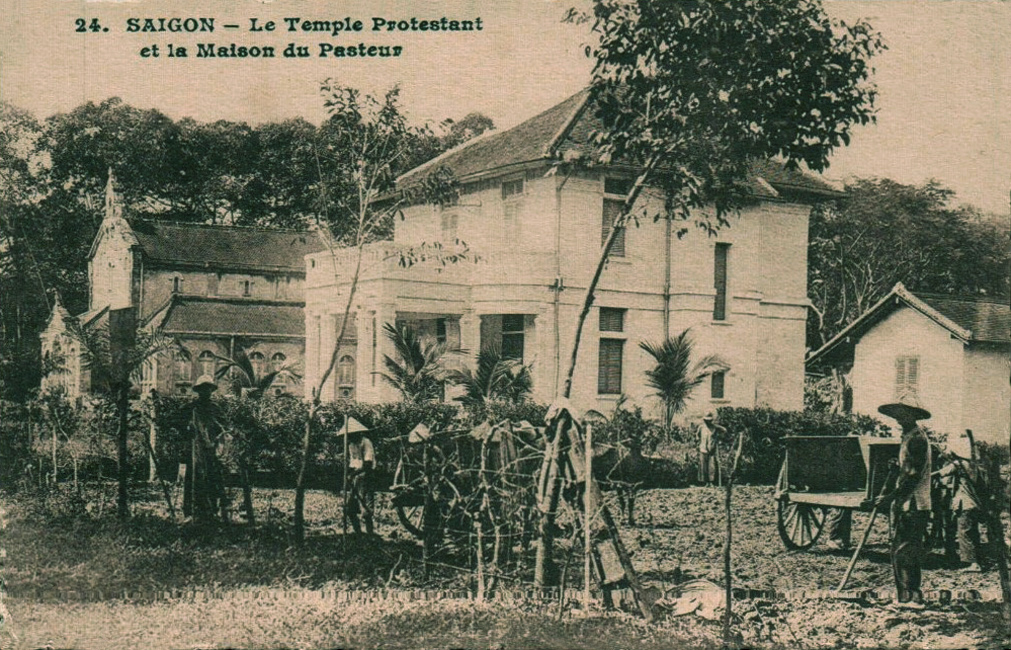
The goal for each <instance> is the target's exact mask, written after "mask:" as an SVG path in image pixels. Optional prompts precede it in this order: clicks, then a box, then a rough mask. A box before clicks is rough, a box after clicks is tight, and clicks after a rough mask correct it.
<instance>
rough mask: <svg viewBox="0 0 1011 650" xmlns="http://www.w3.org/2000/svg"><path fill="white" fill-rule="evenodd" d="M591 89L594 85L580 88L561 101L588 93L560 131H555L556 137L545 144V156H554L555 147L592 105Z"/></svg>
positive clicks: (562, 102)
mask: <svg viewBox="0 0 1011 650" xmlns="http://www.w3.org/2000/svg"><path fill="white" fill-rule="evenodd" d="M591 90H592V87H591V86H587V87H585V88H583V89H582V90H580V91H579V92H578V93H574V94H572V95H570V96H568V97H566V98H565V99H564V100H562V101H561V102H559V104H564V103H565V102H567V101H569V100H570V99H572V98H573V97H576V96H577V95H579V94H580V93H585V94H586V96H585V97H583V100H582V101H581V102H579V104H578V105H577V106H576V108H575V110H573V111H572V114H571V115H570V116H569V119H567V120H565V122H563V123H562V127H561V128H560V129H558V132H557V133H555V135H554V137H553V138H551V140H550V141H549V142H548V143H547V144H546V145H545V146H544V157H545V158H553V157H554V150H555V148H556V147H557V146H558V144H559V143H560V142H561V141H562V140H563V139H564V138H565V136H566V135H568V133H569V132H570V131H572V126H573V125H574V124H575V123H576V120H578V119H579V117H580V116H581V115H582V114H583V111H584V110H586V107H587V106H589V105H590V98H591V97H592V93H591V92H590V91H591ZM556 105H557V104H556Z"/></svg>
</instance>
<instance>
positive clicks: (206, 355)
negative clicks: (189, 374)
mask: <svg viewBox="0 0 1011 650" xmlns="http://www.w3.org/2000/svg"><path fill="white" fill-rule="evenodd" d="M197 361H198V362H199V363H200V374H201V375H210V376H211V377H213V376H214V371H215V370H216V368H217V364H216V363H215V362H214V353H213V352H211V351H210V350H204V351H203V352H201V353H200V356H199V357H197Z"/></svg>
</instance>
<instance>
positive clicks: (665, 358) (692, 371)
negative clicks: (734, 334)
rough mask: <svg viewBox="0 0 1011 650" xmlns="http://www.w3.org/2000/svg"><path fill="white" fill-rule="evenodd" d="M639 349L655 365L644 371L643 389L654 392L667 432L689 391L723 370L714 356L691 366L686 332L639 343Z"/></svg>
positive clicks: (724, 364)
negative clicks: (651, 358) (657, 398)
mask: <svg viewBox="0 0 1011 650" xmlns="http://www.w3.org/2000/svg"><path fill="white" fill-rule="evenodd" d="M639 347H640V348H642V349H643V350H644V351H645V352H646V353H647V354H649V355H650V356H651V357H653V361H655V362H656V363H655V365H654V366H653V367H652V368H650V369H649V370H647V371H646V385H647V386H649V387H650V388H652V389H654V390H656V395H657V397H659V398H660V401H661V402H662V403H663V408H664V413H663V416H664V417H663V426H664V429H665V430H667V431H669V430H670V427H671V422H672V421H673V419H674V416H675V415H677V414H678V413H680V412H681V411H683V410H684V408H685V404H686V403H687V401H688V398H689V397H690V396H691V394H692V391H693V390H695V389H696V388H698V386H699V385H700V384H702V382H703V381H705V379H706V377H708V376H709V375H711V374H712V373H713V372H715V371H716V370H718V369H723V368H726V363H724V362H723V361H722V360H721V359H720V358H719V357H718V356H717V355H707V356H705V357H702V358H701V359H699V360H698V361H696V362H695V363H694V365H693V364H692V358H693V356H694V355H693V354H692V353H693V349H694V344H693V342H692V339H691V336H690V335H689V330H685V331H683V332H681V333H680V334H678V335H677V336H674V337H671V338H668V339H667V340H665V341H663V342H661V343H649V342H647V341H641V342H640V343H639Z"/></svg>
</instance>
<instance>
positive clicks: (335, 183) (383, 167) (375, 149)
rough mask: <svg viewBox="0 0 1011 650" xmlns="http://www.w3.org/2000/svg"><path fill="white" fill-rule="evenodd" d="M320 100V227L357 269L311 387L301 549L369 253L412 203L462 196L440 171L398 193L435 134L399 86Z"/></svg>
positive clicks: (457, 253) (299, 488)
mask: <svg viewBox="0 0 1011 650" xmlns="http://www.w3.org/2000/svg"><path fill="white" fill-rule="evenodd" d="M320 93H321V94H322V95H323V100H324V106H325V107H326V109H327V111H328V112H329V114H330V118H329V119H328V120H327V121H326V123H325V124H324V125H323V127H321V128H322V129H323V130H324V131H326V133H327V135H326V138H327V143H328V144H327V151H326V153H327V156H326V157H327V158H328V163H327V164H328V165H330V166H331V167H330V169H331V170H332V171H331V174H330V175H326V173H324V174H323V175H322V178H324V179H325V181H326V182H325V183H324V184H323V185H321V190H322V196H323V203H324V205H323V214H324V219H322V220H320V222H319V223H318V227H319V230H320V232H321V234H322V235H323V239H324V241H325V242H326V244H327V248H328V251H329V253H330V255H331V257H334V258H335V257H336V255H337V250H338V248H340V247H344V249H345V250H352V251H354V253H355V266H354V271H353V272H352V273H351V277H350V278H349V279H348V292H347V296H346V302H345V305H344V314H343V317H342V318H341V321H340V322H341V326H340V331H339V332H338V333H337V337H336V340H335V341H334V348H333V350H332V351H330V358H329V362H328V363H326V364H325V365H324V369H323V372H322V373H321V374H320V376H319V378H318V379H317V381H316V383H315V385H313V386H311V388H310V391H311V392H310V395H311V398H310V403H309V413H308V418H307V420H306V426H305V432H304V435H303V438H302V455H301V461H300V463H299V471H298V478H297V479H296V484H295V513H294V519H295V525H294V533H295V539H296V541H298V542H301V541H302V540H304V537H305V514H304V508H305V476H306V470H307V467H308V463H309V456H310V450H311V448H312V428H313V421H314V419H315V416H316V410H317V408H318V406H319V404H320V394H321V392H322V390H323V386H325V385H326V382H327V380H328V379H329V378H330V375H331V374H333V371H334V368H335V367H336V365H337V360H338V356H339V353H340V349H341V345H342V344H343V343H344V339H345V336H346V335H347V331H348V322H349V321H350V314H351V306H352V305H353V304H354V301H355V297H356V294H357V291H358V279H359V278H360V277H361V271H362V258H363V253H364V250H365V246H366V244H368V243H369V242H372V241H375V240H377V239H381V238H383V237H384V236H386V235H388V234H389V233H390V232H391V230H392V224H393V219H394V218H395V217H396V216H397V215H399V214H401V211H402V210H403V208H404V206H406V205H408V203H409V202H410V201H412V200H423V201H428V202H438V203H443V202H446V201H449V200H452V199H453V198H454V197H455V195H456V188H455V184H454V183H453V182H452V179H451V175H450V174H449V173H448V172H446V171H445V170H440V171H439V173H437V174H435V175H434V177H433V178H432V179H431V180H429V181H427V182H426V183H423V184H421V185H420V187H417V188H415V189H414V190H412V193H411V194H406V193H395V192H394V190H395V181H396V178H397V177H398V176H399V175H400V173H401V172H402V171H406V170H407V169H410V168H411V167H413V166H415V165H417V164H418V163H419V162H420V161H419V160H417V158H416V157H415V156H417V155H418V154H417V151H418V149H417V147H416V145H417V144H418V143H419V142H422V143H423V142H427V141H429V140H430V138H431V133H430V131H429V130H427V129H422V128H417V127H412V126H411V125H410V124H408V122H407V118H406V117H405V116H404V114H403V112H402V111H401V109H400V90H399V89H398V88H397V87H394V88H392V89H390V90H389V91H388V92H387V93H386V94H385V95H384V96H383V97H381V98H378V97H374V96H372V95H365V96H362V94H361V93H359V92H358V91H357V90H355V89H353V88H348V87H345V86H341V85H339V84H337V83H336V82H334V81H333V80H327V81H325V82H324V83H323V84H322V86H321V87H320ZM467 258H468V250H467V246H466V244H465V243H464V242H457V247H455V248H451V249H446V248H442V247H436V248H424V247H423V248H421V249H410V250H404V251H402V252H401V256H400V260H399V261H400V264H401V266H405V267H406V266H411V265H413V264H415V263H418V262H422V261H428V260H436V261H439V262H441V263H442V264H447V263H455V262H459V261H462V260H464V259H467ZM346 440H347V438H346V437H345V441H346ZM345 451H346V450H345ZM346 457H347V456H346V455H345V458H346ZM345 497H346V494H345Z"/></svg>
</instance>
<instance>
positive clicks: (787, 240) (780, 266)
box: [306, 170, 809, 413]
mask: <svg viewBox="0 0 1011 650" xmlns="http://www.w3.org/2000/svg"><path fill="white" fill-rule="evenodd" d="M519 174H520V173H519V172H518V173H517V174H516V175H513V176H509V177H503V178H506V179H510V178H514V177H518V176H519ZM501 180H502V179H501V178H500V179H495V180H493V181H486V182H483V183H482V184H480V185H479V186H477V187H476V188H475V189H474V190H473V191H469V192H468V193H467V194H465V195H463V196H461V197H460V200H459V202H458V205H456V206H453V207H452V208H437V207H433V206H427V205H423V206H413V207H411V208H409V209H408V210H406V213H405V219H404V220H402V221H398V222H397V224H396V231H395V237H394V241H395V243H396V244H397V245H399V246H418V245H420V244H421V243H422V242H425V243H431V242H433V241H438V240H440V238H441V234H442V232H441V220H442V215H443V214H445V213H447V212H451V213H453V214H455V215H456V218H457V237H458V238H459V239H461V240H463V241H466V243H467V245H468V246H469V248H470V250H471V253H472V255H473V256H478V257H480V258H481V261H480V262H479V263H477V264H474V263H472V262H464V263H462V264H458V265H455V266H454V267H452V268H447V269H444V270H442V272H441V273H435V272H433V271H431V270H429V269H426V268H425V267H424V266H419V267H415V268H411V269H407V270H406V271H405V270H403V269H399V268H397V267H395V266H386V267H383V266H382V264H379V263H375V262H372V263H369V264H367V265H366V266H365V267H363V269H367V270H363V274H364V275H363V280H362V283H361V286H360V288H359V297H358V298H357V299H356V308H357V309H363V310H365V311H367V312H369V313H371V311H372V310H375V309H377V307H376V305H380V306H381V305H386V306H385V307H379V309H385V310H387V311H393V312H403V311H408V312H409V311H425V312H431V313H445V314H453V315H461V314H464V313H473V314H475V315H476V316H477V317H480V316H484V315H493V314H502V313H514V314H515V313H523V314H527V315H528V319H527V324H528V328H527V329H528V332H527V339H526V341H525V351H526V354H525V356H529V357H530V359H529V360H530V361H532V362H533V363H534V369H533V370H534V378H535V397H536V398H537V399H539V400H541V401H548V400H550V399H551V398H552V396H553V395H554V392H555V382H556V375H557V376H558V384H559V385H560V384H561V382H562V381H564V374H565V371H566V369H567V364H568V356H569V350H570V348H571V342H572V338H573V335H574V329H575V322H576V316H577V314H578V312H579V308H580V306H581V301H582V298H583V293H584V291H585V288H586V286H587V284H588V282H589V280H590V278H591V276H592V273H593V271H594V267H595V265H596V262H597V259H598V257H599V254H600V246H601V219H602V210H603V201H604V193H603V186H604V182H603V177H596V176H591V175H588V174H583V175H573V176H570V177H567V178H565V177H561V176H557V175H556V176H552V177H545V176H544V174H543V170H541V171H539V172H536V173H535V172H527V173H526V174H525V185H524V192H523V194H522V195H520V196H516V197H511V198H509V199H506V200H503V199H502V196H501ZM558 188H561V191H560V192H558V191H557V190H558ZM645 202H647V203H649V204H650V206H651V211H655V209H656V208H658V207H659V205H660V199H659V197H657V196H647V198H646V199H645ZM507 211H509V215H510V219H507V216H506V215H507ZM808 213H809V208H808V207H807V206H803V205H795V204H787V203H765V204H761V205H759V206H754V207H750V208H748V209H746V210H744V211H743V214H742V215H741V216H740V217H736V216H735V217H732V218H731V224H730V226H728V227H725V228H724V229H723V230H721V232H720V233H719V235H718V236H717V237H715V238H712V237H709V236H708V235H707V234H706V233H705V232H703V231H701V230H700V229H698V228H695V227H690V229H689V231H688V233H687V234H686V235H685V236H684V237H683V238H682V239H678V238H677V237H676V236H672V237H671V291H672V294H673V295H672V296H671V301H670V328H669V329H670V334H671V335H675V334H677V333H679V332H681V331H682V330H683V329H685V328H687V327H691V328H692V336H693V338H694V340H695V341H696V354H697V356H698V357H701V356H703V355H708V354H718V355H720V357H721V358H723V359H724V360H725V361H726V362H727V363H728V365H729V366H730V370H729V371H728V373H727V377H726V393H725V397H724V399H722V400H716V401H714V400H712V399H711V398H710V386H709V384H708V382H707V383H706V384H704V385H703V386H701V387H700V388H699V389H698V390H697V392H696V394H695V396H694V399H693V401H692V403H691V405H690V407H689V410H690V411H691V412H692V413H700V412H703V411H705V410H707V409H709V408H712V407H714V406H721V405H740V406H752V405H756V404H761V405H768V406H772V407H775V408H781V409H799V408H801V407H802V406H803V376H804V375H803V372H804V367H803V364H804V323H805V319H806V313H807V312H806V305H807V298H806V278H807V258H806V256H807V218H808ZM507 220H511V223H509V224H507V223H506V222H507ZM559 223H560V224H561V227H560V231H559V229H558V224H559ZM675 229H676V228H675ZM664 230H665V228H664V223H663V222H662V221H661V222H659V223H655V222H654V221H653V220H652V219H651V218H646V219H643V220H641V221H640V223H639V225H638V227H635V226H633V227H631V228H630V229H629V230H628V231H627V232H626V235H625V237H626V242H625V256H624V257H613V258H612V259H611V261H610V262H609V263H608V266H607V268H606V269H605V271H604V274H603V276H602V278H601V282H600V284H599V286H598V289H597V293H596V299H595V302H594V309H592V310H591V313H590V316H589V318H588V319H587V322H586V326H585V329H584V331H583V336H582V341H581V346H580V350H579V356H578V365H577V369H576V373H575V380H574V383H573V391H572V401H573V404H574V406H575V407H576V408H578V409H587V408H595V409H597V410H601V411H604V412H608V411H609V410H610V409H611V408H612V407H613V404H614V402H615V400H616V398H615V397H614V396H600V395H597V376H598V373H597V363H598V347H599V340H600V338H601V337H602V336H603V337H607V338H624V339H625V340H626V343H625V346H624V351H623V377H622V389H623V391H624V392H625V393H626V394H627V395H628V396H629V397H630V398H632V401H633V403H637V404H639V405H641V406H643V407H644V408H646V409H647V410H648V411H650V412H657V404H656V400H655V399H654V398H653V396H652V395H651V392H652V391H651V390H650V389H648V388H647V387H646V386H645V382H644V372H645V370H646V369H647V368H648V367H649V365H650V358H649V357H648V355H647V354H646V353H645V352H643V351H642V350H640V349H639V342H640V341H643V340H648V341H656V342H659V341H661V340H662V339H663V338H664V335H665V334H664V328H663V314H664V299H663V290H664V275H665V274H664V261H665V246H666V241H665V232H664ZM556 235H557V242H558V243H559V244H560V247H559V250H560V255H559V256H558V257H557V258H556V255H555V250H556ZM717 242H723V243H728V244H730V253H729V260H728V305H727V318H726V320H724V321H714V320H713V299H714V296H715V289H714V286H713V273H714V271H713V264H714V248H715V244H716V243H717ZM444 243H445V242H444ZM378 250H379V249H378V247H377V248H376V251H377V252H376V254H375V255H376V259H378V258H380V257H382V255H380V254H379V253H378ZM325 258H326V259H325ZM307 264H308V268H307V280H306V303H307V305H306V315H307V324H308V328H309V329H308V330H307V332H308V335H307V346H308V355H309V358H310V359H312V358H313V356H314V352H313V347H314V345H316V341H315V340H314V335H313V333H312V328H313V327H314V326H313V325H312V323H313V321H312V319H313V318H315V317H316V316H317V315H320V314H326V313H330V312H332V311H334V310H336V309H338V308H343V301H344V300H346V298H344V297H343V296H346V283H347V279H348V276H349V275H350V270H351V268H352V265H351V264H350V263H349V260H346V261H344V262H342V263H340V264H338V266H337V268H336V269H335V268H334V266H333V263H332V262H331V261H330V260H329V259H328V256H327V255H326V254H320V255H316V256H309V257H308V258H307ZM556 275H560V276H561V279H562V281H563V284H564V290H563V291H562V292H561V293H560V294H559V295H558V304H557V319H556V305H555V296H556V292H555V291H553V290H551V288H550V287H551V285H552V284H553V282H554V280H555V277H556ZM390 305H392V306H393V307H392V308H391V306H390ZM599 307H614V308H620V309H625V310H627V312H626V317H625V331H624V332H621V333H612V332H607V333H601V332H599V331H598V324H599V311H598V308H599ZM489 322H491V321H489ZM556 323H557V332H556ZM487 328H488V325H487V324H485V327H484V329H485V330H487ZM484 333H485V334H486V335H489V334H488V332H487V331H485V332H484ZM556 337H557V340H558V342H559V345H557V346H556V344H555V342H556ZM464 339H466V336H464ZM466 343H467V341H466V340H464V344H465V345H466ZM307 368H308V369H309V375H310V376H312V375H313V374H314V372H313V369H312V367H311V361H310V362H309V363H307ZM368 393H369V391H364V392H360V393H359V395H360V397H361V398H365V397H366V395H367V394H368ZM371 397H375V398H378V397H380V394H379V392H378V391H377V392H374V393H372V395H371Z"/></svg>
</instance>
